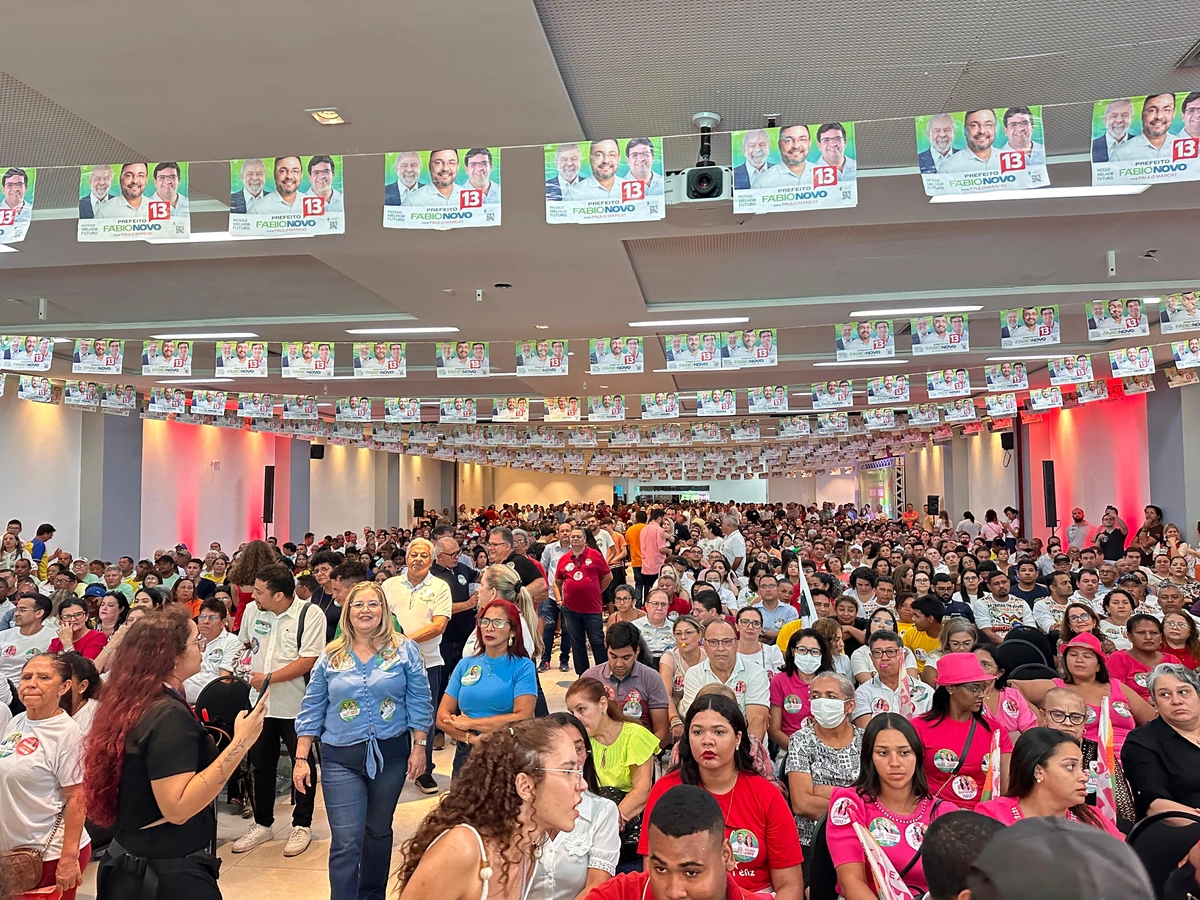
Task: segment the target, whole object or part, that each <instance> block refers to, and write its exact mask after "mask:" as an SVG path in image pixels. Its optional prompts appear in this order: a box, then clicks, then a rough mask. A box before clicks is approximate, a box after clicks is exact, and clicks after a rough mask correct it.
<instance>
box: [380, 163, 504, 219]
mask: <svg viewBox="0 0 1200 900" xmlns="http://www.w3.org/2000/svg"><path fill="white" fill-rule="evenodd" d="M499 224H500V148H499V147H466V148H463V149H460V150H450V149H442V150H404V151H401V152H398V153H385V154H384V159H383V227H384V228H434V229H437V230H439V231H443V230H445V229H447V228H481V227H487V226H491V225H499Z"/></svg>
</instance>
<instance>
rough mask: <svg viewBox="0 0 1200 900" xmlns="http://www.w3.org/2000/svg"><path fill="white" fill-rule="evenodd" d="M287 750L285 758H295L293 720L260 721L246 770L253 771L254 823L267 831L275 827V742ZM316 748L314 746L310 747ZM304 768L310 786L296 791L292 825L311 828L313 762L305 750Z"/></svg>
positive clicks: (314, 769)
mask: <svg viewBox="0 0 1200 900" xmlns="http://www.w3.org/2000/svg"><path fill="white" fill-rule="evenodd" d="M280 740H282V741H283V743H284V745H285V746H286V747H287V751H288V756H290V757H291V758H292V759H293V760H295V758H296V720H295V719H271V718H266V719H263V730H262V733H261V734H259V736H258V740H256V741H255V742H254V746H253V747H251V748H250V754H249V756H250V767H251V769H253V771H254V821H255V822H256V823H257V824H259V825H263V826H265V827H266V828H270V827H271V826H272V825H274V824H275V770H276V769H278V768H279V742H280ZM313 749H314V750H315V749H316V745H314V746H313ZM308 768H309V770H310V771H311V772H312V784H311V785H310V786H309V788H308V790H307V791H305V792H304V793H301V792H300V791H296V808H295V809H294V810H293V811H292V825H293V826H296V825H302V826H304V827H305V828H311V827H312V817H313V800H314V799H316V794H317V759H316V754H315V753H313V752H312V750H310V751H309V756H308Z"/></svg>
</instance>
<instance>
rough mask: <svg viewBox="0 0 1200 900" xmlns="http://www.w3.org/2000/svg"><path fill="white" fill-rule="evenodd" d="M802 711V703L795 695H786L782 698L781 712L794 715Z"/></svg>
mask: <svg viewBox="0 0 1200 900" xmlns="http://www.w3.org/2000/svg"><path fill="white" fill-rule="evenodd" d="M802 709H804V701H802V700H801V699H800V697H799V696H798V695H796V694H788V695H787V696H786V697H784V698H783V711H784V712H785V713H791V714H792V715H795V714H796V713H798V712H800V711H801V710H802Z"/></svg>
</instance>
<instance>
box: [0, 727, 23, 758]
mask: <svg viewBox="0 0 1200 900" xmlns="http://www.w3.org/2000/svg"><path fill="white" fill-rule="evenodd" d="M20 742H21V732H19V731H14V732H13V733H12V734H10V735H9V736H8V737H6V738H5V739H4V740H3V741H0V759H5V758H7V757H9V756H12V754H13V750H15V749H16V746H17V744H19V743H20Z"/></svg>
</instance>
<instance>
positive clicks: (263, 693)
mask: <svg viewBox="0 0 1200 900" xmlns="http://www.w3.org/2000/svg"><path fill="white" fill-rule="evenodd" d="M270 686H271V676H270V675H268V676H267V680H266V681H264V682H263V686H262V688H260V689H259V692H258V699H257V700H255V701H254V705H253V706H252V707H250V712H254V711H255V710H256V709H258V705H259V704H260V703H262V702H263V697H265V696H267V688H269V687H270Z"/></svg>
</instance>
